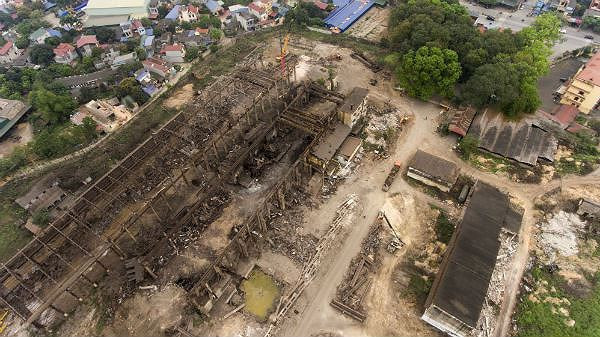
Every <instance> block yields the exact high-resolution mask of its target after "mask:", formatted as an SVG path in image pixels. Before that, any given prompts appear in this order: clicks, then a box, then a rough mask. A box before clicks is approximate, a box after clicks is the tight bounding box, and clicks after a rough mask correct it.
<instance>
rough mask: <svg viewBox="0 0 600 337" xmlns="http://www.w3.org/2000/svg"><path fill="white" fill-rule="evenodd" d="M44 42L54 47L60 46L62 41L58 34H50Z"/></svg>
mask: <svg viewBox="0 0 600 337" xmlns="http://www.w3.org/2000/svg"><path fill="white" fill-rule="evenodd" d="M44 43H45V44H47V45H49V46H50V47H52V48H54V47H56V46H58V44H59V43H60V38H58V37H56V36H50V37H47V38H46V39H45V40H44Z"/></svg>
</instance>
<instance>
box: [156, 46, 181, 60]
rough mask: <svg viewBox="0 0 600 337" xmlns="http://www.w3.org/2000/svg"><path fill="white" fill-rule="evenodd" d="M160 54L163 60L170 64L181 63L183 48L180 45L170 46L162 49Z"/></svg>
mask: <svg viewBox="0 0 600 337" xmlns="http://www.w3.org/2000/svg"><path fill="white" fill-rule="evenodd" d="M160 53H161V54H163V55H164V59H165V61H167V62H171V63H182V62H184V59H183V58H184V57H185V47H184V46H183V45H182V44H177V43H175V44H171V45H166V46H164V47H162V49H161V50H160Z"/></svg>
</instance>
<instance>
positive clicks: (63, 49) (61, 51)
mask: <svg viewBox="0 0 600 337" xmlns="http://www.w3.org/2000/svg"><path fill="white" fill-rule="evenodd" d="M53 51H54V55H56V56H65V55H67V54H69V53H71V52H73V51H75V47H73V46H72V45H70V44H68V43H64V42H63V43H61V44H59V45H58V46H56V48H54V49H53Z"/></svg>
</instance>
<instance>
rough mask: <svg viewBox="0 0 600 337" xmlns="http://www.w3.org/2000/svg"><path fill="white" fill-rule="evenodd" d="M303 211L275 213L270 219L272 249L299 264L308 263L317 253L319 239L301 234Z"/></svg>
mask: <svg viewBox="0 0 600 337" xmlns="http://www.w3.org/2000/svg"><path fill="white" fill-rule="evenodd" d="M301 213H302V212H301V210H298V209H294V210H289V211H286V212H284V213H273V214H272V215H271V219H270V227H271V228H272V229H273V230H272V231H271V232H270V233H269V238H270V239H271V241H272V245H271V249H272V250H273V251H275V252H277V253H281V254H283V255H285V256H287V257H289V258H290V259H292V260H293V261H294V262H297V263H299V264H304V263H306V262H307V261H308V260H309V259H310V257H311V256H312V255H313V254H314V253H315V249H316V247H317V243H318V241H319V240H318V239H317V238H316V237H315V236H313V235H311V234H308V235H304V234H301V233H300V231H301V230H302V226H301V224H299V223H298V219H302V215H301Z"/></svg>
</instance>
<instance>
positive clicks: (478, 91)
mask: <svg viewBox="0 0 600 337" xmlns="http://www.w3.org/2000/svg"><path fill="white" fill-rule="evenodd" d="M559 29H560V20H559V19H558V17H557V16H556V15H555V14H553V13H547V14H543V15H540V16H538V17H537V19H536V21H535V22H534V23H533V24H532V25H531V26H530V27H526V28H524V29H523V30H521V31H520V32H517V33H514V32H512V31H511V30H510V29H505V30H502V31H500V30H497V29H490V30H487V31H486V32H484V33H480V32H479V31H478V30H477V29H476V28H475V27H473V23H472V20H471V18H470V17H469V15H468V13H467V11H466V9H465V8H464V7H463V6H461V5H460V4H458V3H456V2H451V1H443V0H408V1H406V2H403V3H401V4H399V5H398V6H397V7H396V8H395V9H394V10H393V11H392V14H391V16H390V22H389V36H388V37H387V39H386V44H387V45H389V48H390V49H391V52H392V54H391V55H390V56H388V57H387V58H386V63H387V64H388V65H390V66H391V67H392V68H393V69H394V71H395V73H396V78H397V79H398V81H399V82H400V84H401V85H403V86H405V87H406V89H407V90H408V92H409V94H411V95H414V96H416V97H420V98H427V97H428V96H430V94H431V93H437V94H441V95H444V96H451V94H450V93H451V90H450V88H451V87H452V86H453V83H457V88H458V93H459V95H458V96H459V99H460V100H462V101H463V102H465V103H467V104H472V105H475V106H477V107H482V106H488V105H494V106H497V107H498V108H500V109H501V110H502V111H504V112H505V113H506V114H507V115H511V116H517V115H519V114H521V113H529V112H533V111H535V109H536V108H537V106H538V105H539V104H540V100H539V97H538V93H537V85H536V84H537V80H538V79H539V78H540V77H541V76H543V75H544V74H545V73H547V71H548V68H549V62H548V57H549V56H550V55H551V48H552V46H553V45H554V44H555V43H556V42H557V41H558V40H559V39H560V33H559ZM423 47H426V48H427V49H426V50H427V51H428V53H431V51H432V50H440V51H446V50H447V51H453V52H454V53H455V55H456V56H457V58H456V62H457V63H458V71H455V70H456V69H455V68H454V66H453V67H451V68H452V69H453V70H452V71H447V72H444V71H443V70H444V65H440V67H441V68H440V69H437V71H435V72H433V73H431V74H432V75H431V77H432V78H436V81H437V82H438V83H440V85H441V86H443V87H444V89H443V90H442V88H434V87H433V85H432V83H430V82H429V81H423V79H424V78H427V76H425V75H426V74H421V75H422V76H421V77H419V74H420V71H419V70H416V69H415V68H411V67H410V65H411V63H410V62H408V63H407V59H406V57H407V56H408V57H409V60H410V59H413V58H414V57H415V55H417V54H418V53H419V50H421V48H423ZM433 48H435V49H433ZM415 51H416V52H415ZM429 56H430V57H428V58H423V57H421V58H420V60H421V63H422V62H423V61H424V60H426V59H428V60H429V62H427V64H429V65H430V66H432V67H434V66H433V65H434V64H436V63H437V61H434V58H432V56H431V55H429ZM453 60H454V59H453ZM434 68H435V67H434ZM415 72H416V73H415ZM457 73H458V74H460V77H459V78H458V79H454V75H455V74H457ZM411 78H412V79H413V80H412V81H410V79H411ZM450 83H452V84H450ZM415 85H416V86H418V87H419V88H416V87H415ZM415 89H418V90H415Z"/></svg>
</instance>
